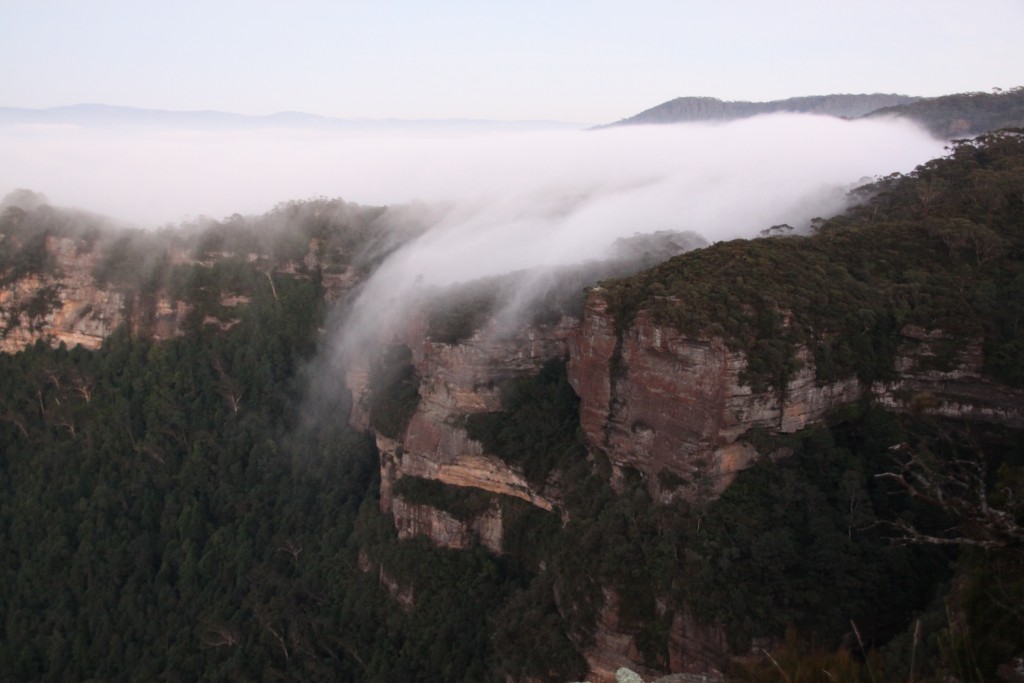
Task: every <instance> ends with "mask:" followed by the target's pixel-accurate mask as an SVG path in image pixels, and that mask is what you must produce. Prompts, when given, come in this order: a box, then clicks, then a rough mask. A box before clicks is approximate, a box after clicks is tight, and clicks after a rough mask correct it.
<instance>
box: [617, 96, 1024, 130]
mask: <svg viewBox="0 0 1024 683" xmlns="http://www.w3.org/2000/svg"><path fill="white" fill-rule="evenodd" d="M778 112H794V113H803V114H825V115H829V116H838V117H841V118H847V119H857V118H864V117H874V116H896V117H904V118H908V119H912V120H914V121H917V122H918V123H920V124H922V125H923V126H925V127H926V128H927V129H928V130H929V131H930V132H931V133H932V134H933V135H935V136H936V137H940V138H947V139H949V138H955V137H965V136H971V135H977V134H979V133H984V132H986V131H990V130H996V129H998V128H1012V127H1024V88H1022V87H1018V88H1013V89H1012V90H1008V91H997V92H993V93H981V92H974V93H961V94H956V95H944V96H942V97H912V96H909V95H891V94H881V93H876V94H872V95H818V96H813V97H792V98H789V99H786V100H773V101H771V102H727V101H723V100H719V99H715V98H713V97H677V98H676V99H674V100H670V101H668V102H665V103H663V104H659V105H658V106H656V107H651V108H650V109H647V110H645V111H642V112H640V113H639V114H636V115H635V116H630V117H629V118H626V119H622V120H621V121H617V122H615V123H611V124H608V125H607V126H600V127H602V128H608V127H613V126H630V125H644V124H666V123H688V122H696V121H730V120H734V119H742V118H748V117H751V116H757V115H759V114H773V113H778Z"/></svg>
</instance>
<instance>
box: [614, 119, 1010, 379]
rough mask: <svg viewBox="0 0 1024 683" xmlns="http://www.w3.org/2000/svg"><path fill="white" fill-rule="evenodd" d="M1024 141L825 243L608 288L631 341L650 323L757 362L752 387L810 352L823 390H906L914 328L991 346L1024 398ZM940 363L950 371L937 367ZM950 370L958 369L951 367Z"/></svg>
mask: <svg viewBox="0 0 1024 683" xmlns="http://www.w3.org/2000/svg"><path fill="white" fill-rule="evenodd" d="M1022 182H1024V137H1022V136H1021V134H1019V133H1017V132H1013V131H1007V132H1002V133H996V134H991V135H988V136H983V137H982V138H979V139H978V140H977V141H972V142H960V143H958V144H956V145H955V146H954V148H953V149H952V151H951V153H950V155H949V156H948V157H946V158H943V159H937V160H935V161H931V162H928V163H927V164H924V165H922V166H920V167H918V168H917V170H915V171H914V172H913V173H912V174H910V175H907V176H900V175H897V176H890V177H888V178H884V179H882V180H880V181H878V182H877V183H875V184H873V185H871V186H868V187H866V188H862V189H861V190H860V191H859V193H858V196H859V197H860V198H861V199H862V201H863V202H864V203H862V204H860V205H858V206H856V207H854V208H852V209H851V210H850V211H849V212H848V214H847V215H846V216H842V217H839V218H835V219H832V220H830V221H823V222H821V223H820V225H819V227H818V230H817V232H816V234H814V235H811V236H809V237H786V238H770V239H756V240H747V241H733V242H726V243H719V244H716V245H714V246H712V247H709V248H707V249H703V250H700V251H695V252H691V253H688V254H684V255H682V256H679V257H676V258H675V259H672V260H670V261H667V262H666V263H664V264H662V265H660V266H657V267H655V268H652V269H650V270H647V271H645V272H643V273H641V274H639V275H636V276H634V277H631V278H627V279H622V280H614V281H609V282H606V283H604V289H603V295H604V296H605V298H606V299H607V300H608V302H609V307H610V310H611V312H612V313H613V314H614V315H615V319H616V323H617V325H618V326H619V329H620V331H622V332H624V331H625V330H626V329H628V327H629V325H630V323H631V322H632V320H633V318H634V317H635V315H636V314H637V312H638V311H640V310H646V311H650V313H651V314H652V315H653V316H654V318H655V320H656V321H657V322H660V323H663V324H668V325H672V326H674V327H676V328H678V329H679V330H681V331H682V332H685V333H687V334H690V335H694V336H698V337H701V336H721V337H723V338H724V339H725V341H726V343H727V344H728V345H729V346H730V347H731V348H733V349H736V350H740V351H743V352H745V354H746V355H747V358H748V361H749V366H748V367H747V370H746V372H745V374H744V376H743V378H742V379H743V380H744V381H745V382H746V383H748V384H749V385H750V386H752V387H753V388H755V390H760V389H764V388H767V387H774V388H775V389H776V390H781V389H783V388H784V387H785V383H786V381H787V380H788V378H789V377H790V376H791V375H792V373H793V371H794V370H795V369H796V367H797V365H796V359H795V358H794V349H795V348H796V346H797V345H804V346H807V347H809V348H810V349H811V350H812V352H813V354H814V360H815V364H816V369H817V375H818V379H819V380H820V381H822V382H827V381H834V380H836V379H840V378H843V377H849V376H851V375H856V376H858V377H860V378H861V379H862V380H864V381H866V382H870V381H875V380H884V379H888V378H890V377H891V376H892V373H893V361H894V357H895V353H896V350H897V348H898V347H899V345H900V344H901V343H902V342H904V337H902V336H901V332H902V331H903V330H904V329H905V327H906V326H907V325H915V326H918V327H920V328H922V329H923V330H925V331H933V330H941V331H942V332H943V333H944V334H945V335H947V337H948V338H949V339H950V340H952V341H950V342H949V343H950V344H957V345H959V346H960V347H961V348H962V347H963V346H964V345H965V343H966V342H967V341H968V340H972V339H976V338H979V337H982V338H983V339H984V342H985V345H986V348H985V350H986V370H987V372H989V373H990V374H991V375H992V376H994V377H996V378H999V379H1002V380H1004V381H1007V382H1011V383H1014V384H1016V385H1017V386H1021V384H1020V382H1021V380H1022V377H1021V375H1020V372H1021V371H1020V368H1022V367H1024V355H1022V352H1024V346H1022V344H1021V341H1020V339H1021V334H1020V330H1021V315H1022V313H1024V309H1022V308H1021V305H1019V304H1018V303H1017V302H1018V301H1021V300H1024V299H1022V297H1021V286H1022V284H1024V261H1022V259H1024V196H1022V194H1021V190H1020V187H1021V183H1022ZM937 362H942V361H941V359H937ZM947 362H948V359H947Z"/></svg>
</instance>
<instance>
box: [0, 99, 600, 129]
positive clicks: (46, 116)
mask: <svg viewBox="0 0 1024 683" xmlns="http://www.w3.org/2000/svg"><path fill="white" fill-rule="evenodd" d="M0 124H15V125H18V124H22V125H24V124H30V125H31V124H64V125H78V126H83V127H105V126H122V125H131V126H140V127H153V126H155V127H172V126H182V125H184V126H186V127H196V128H200V129H213V130H216V129H222V128H238V127H244V128H266V127H270V128H287V127H293V126H295V125H299V126H300V127H312V128H317V129H322V130H339V131H345V130H357V129H363V128H372V129H394V128H397V129H404V128H425V129H430V130H434V129H441V130H444V129H451V128H460V129H461V128H470V129H484V130H489V129H496V130H501V129H515V130H519V129H527V130H530V129H549V128H558V129H575V128H584V127H586V126H587V125H589V124H586V123H578V122H571V121H555V120H548V119H517V120H498V119H472V118H438V119H429V118H428V119H399V118H336V117H330V116H323V115H320V114H312V113H309V112H301V111H279V112H273V113H271V114H239V113H235V112H226V111H219V110H215V109H200V110H172V109H151V108H143V107H130V106H123V105H113V104H104V103H98V102H83V103H79V104H71V105H64V106H59V107H46V108H31V107H0Z"/></svg>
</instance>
